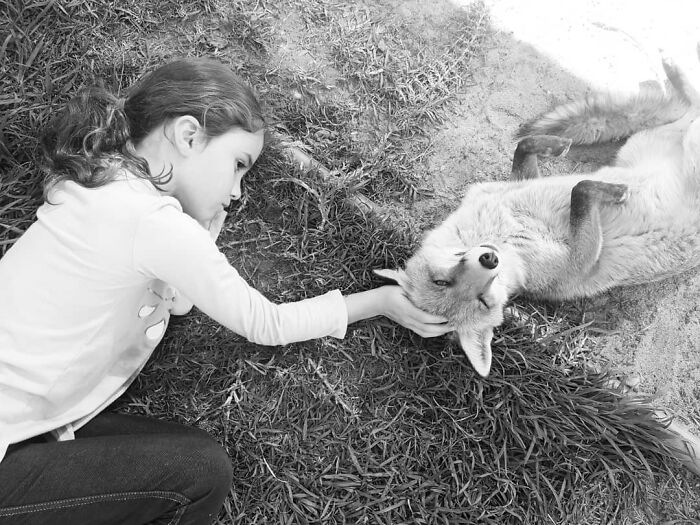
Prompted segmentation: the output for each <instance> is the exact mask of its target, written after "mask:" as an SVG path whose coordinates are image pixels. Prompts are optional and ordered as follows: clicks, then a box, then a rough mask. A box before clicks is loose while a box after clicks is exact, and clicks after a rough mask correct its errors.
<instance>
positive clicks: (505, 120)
mask: <svg viewBox="0 0 700 525" xmlns="http://www.w3.org/2000/svg"><path fill="white" fill-rule="evenodd" d="M416 4H418V5H420V6H421V8H420V10H423V9H424V8H425V5H424V4H423V2H421V1H419V2H416ZM422 4H423V5H422ZM467 4H468V1H467V0H451V3H450V4H446V5H448V6H449V7H447V8H448V9H454V8H463V7H464V6H465V5H467ZM486 4H487V5H488V7H489V10H490V12H491V19H492V24H493V26H494V27H495V29H496V32H495V34H494V36H493V38H492V40H491V42H490V43H489V50H488V52H487V54H486V57H485V59H484V61H483V63H482V64H479V67H478V68H477V72H476V74H475V78H474V82H473V85H471V86H470V87H468V88H467V89H466V91H465V93H464V94H463V95H462V96H461V98H460V102H459V104H458V107H457V109H456V111H455V112H454V115H453V117H452V119H451V120H450V122H449V123H448V124H446V125H445V126H444V127H443V128H442V130H441V131H440V133H439V134H438V135H437V136H436V138H435V140H436V150H435V153H434V155H433V156H432V158H431V159H430V165H429V168H430V169H429V172H430V174H431V180H432V181H433V184H434V186H435V190H436V199H435V201H434V202H433V203H432V204H430V203H429V204H425V203H423V204H418V205H417V206H418V209H417V212H423V211H426V210H425V209H420V207H421V206H428V207H430V206H432V205H434V204H435V203H436V202H440V203H441V204H440V206H442V204H443V203H444V202H455V203H456V200H457V199H458V197H459V195H460V194H461V192H462V190H463V189H464V188H465V187H466V185H467V184H469V183H472V182H477V181H481V180H494V179H503V178H506V177H507V174H508V173H509V171H510V162H511V158H512V152H513V150H514V148H515V143H514V141H513V139H512V134H513V132H514V131H515V130H516V129H517V127H518V125H519V124H520V123H522V122H523V121H525V120H527V119H528V118H531V117H533V116H535V115H536V114H538V113H540V112H542V111H544V110H546V109H548V108H549V107H551V106H552V105H554V104H555V103H557V102H561V101H565V100H570V99H576V98H578V97H580V96H581V95H582V94H584V93H586V92H588V91H590V90H598V89H609V90H615V91H632V90H635V89H636V88H637V86H638V83H639V82H642V81H645V80H649V79H656V80H663V78H664V76H663V70H662V69H661V66H660V57H661V54H660V50H663V52H665V53H666V54H667V55H669V56H671V57H673V58H674V59H675V60H676V61H677V62H678V63H680V64H681V65H683V66H684V67H685V68H686V69H690V70H691V72H692V73H693V74H694V75H695V78H697V79H698V82H699V83H700V73H698V71H699V70H700V68H699V67H698V61H697V59H696V58H695V44H696V42H697V41H698V40H700V2H698V1H697V0H675V1H673V0H672V1H668V0H666V1H664V2H658V1H635V0H616V1H614V2H611V1H610V0H571V1H568V2H560V1H558V2H557V1H554V0H527V1H523V0H486ZM564 10H565V11H564ZM586 167H587V165H586V164H581V163H574V162H573V161H568V162H564V163H563V164H562V163H560V164H559V165H558V167H557V169H569V170H572V169H576V170H578V171H581V170H582V169H586ZM594 167H595V165H594V164H592V165H591V168H594ZM589 169H590V168H589ZM699 292H700V273H699V272H697V271H695V272H691V273H689V274H686V275H683V276H679V277H678V278H676V279H672V280H668V281H665V282H662V283H655V284H650V285H645V286H639V287H635V288H628V289H618V290H615V291H613V292H611V293H609V294H606V295H605V296H602V297H599V298H597V299H595V300H594V301H591V302H590V306H589V307H588V308H589V309H590V314H589V315H590V316H591V318H594V319H595V320H596V322H595V325H594V326H595V327H598V328H601V329H604V330H606V331H607V333H606V334H605V335H600V334H598V335H595V334H592V335H591V347H592V348H593V349H594V351H595V352H596V353H597V355H600V356H603V357H604V358H606V359H608V360H610V361H611V362H612V364H613V366H614V367H615V369H619V370H620V371H621V372H623V373H627V374H633V377H637V378H638V379H639V380H640V385H639V387H640V389H641V390H642V391H644V392H646V393H649V394H652V395H653V396H654V397H655V402H656V403H658V404H659V406H663V407H665V408H667V409H669V410H670V411H671V412H672V413H673V414H675V415H676V416H678V418H679V419H680V420H681V421H684V422H685V423H687V424H688V425H689V426H690V427H691V428H692V429H693V430H694V432H695V433H696V434H698V433H700V337H699V336H700V293H699Z"/></svg>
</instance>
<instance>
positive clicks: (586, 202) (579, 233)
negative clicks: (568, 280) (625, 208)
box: [567, 180, 628, 277]
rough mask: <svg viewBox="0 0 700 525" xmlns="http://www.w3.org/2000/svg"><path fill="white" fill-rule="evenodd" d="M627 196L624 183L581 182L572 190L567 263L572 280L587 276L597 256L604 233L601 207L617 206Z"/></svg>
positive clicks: (598, 255)
mask: <svg viewBox="0 0 700 525" xmlns="http://www.w3.org/2000/svg"><path fill="white" fill-rule="evenodd" d="M627 197H628V188H627V186H626V185H625V184H611V183H609V182H601V181H594V180H582V181H581V182H579V183H578V184H576V186H574V188H573V189H572V190H571V216H570V219H569V264H568V266H567V271H568V272H570V273H571V274H572V277H574V276H576V277H578V276H581V275H582V274H583V275H585V274H587V273H588V272H589V271H590V270H591V268H593V265H594V264H595V263H596V262H597V261H598V257H600V250H601V248H602V246H603V232H602V228H601V224H600V206H605V205H616V204H620V203H622V202H624V201H625V200H626V199H627Z"/></svg>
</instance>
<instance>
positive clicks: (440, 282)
mask: <svg viewBox="0 0 700 525" xmlns="http://www.w3.org/2000/svg"><path fill="white" fill-rule="evenodd" d="M433 284H434V285H436V286H449V285H450V281H443V280H442V279H435V280H434V281H433Z"/></svg>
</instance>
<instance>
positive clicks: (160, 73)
mask: <svg viewBox="0 0 700 525" xmlns="http://www.w3.org/2000/svg"><path fill="white" fill-rule="evenodd" d="M183 115H190V116H193V117H195V118H196V119H197V120H198V121H199V123H200V125H201V126H202V128H203V130H204V133H205V136H206V138H207V139H209V138H213V137H217V136H219V135H223V134H224V133H226V132H228V131H230V130H231V129H234V128H242V129H244V130H245V131H248V132H251V133H254V132H256V131H259V130H261V129H263V128H264V127H265V118H264V116H263V112H262V108H261V106H260V103H259V102H258V100H257V98H256V96H255V93H254V92H253V90H252V88H251V87H250V86H249V85H248V84H247V83H245V82H244V81H243V80H242V79H241V78H240V77H239V76H238V75H236V74H235V73H234V72H233V71H232V70H231V69H230V68H229V67H228V66H226V65H224V64H222V63H221V62H217V61H215V60H211V59H205V58H185V59H180V60H175V61H173V62H170V63H168V64H165V65H163V66H161V67H159V68H157V69H156V70H154V71H153V72H151V73H149V74H147V75H146V76H145V77H144V78H142V79H141V80H140V81H138V82H137V83H136V84H135V85H134V86H133V87H132V88H130V89H129V90H128V91H127V96H126V98H124V99H120V98H118V97H117V96H116V95H114V94H112V93H110V92H109V91H107V90H106V89H104V88H100V87H90V88H83V89H81V90H80V91H78V93H77V94H76V95H75V96H74V97H73V98H72V99H71V100H69V101H68V103H67V104H66V106H65V107H64V108H63V110H62V111H61V112H60V113H59V114H58V115H57V116H56V118H54V119H53V120H52V122H51V123H50V124H49V126H48V128H47V129H46V131H45V132H44V133H43V135H42V137H41V149H42V153H43V168H44V171H45V173H46V177H45V180H44V197H45V198H46V197H47V196H48V194H49V192H50V190H51V189H52V188H53V187H54V186H55V185H56V184H57V183H58V182H61V181H64V180H71V181H74V182H76V183H78V184H80V185H82V186H84V187H87V188H96V187H98V186H102V185H104V184H106V183H108V182H110V181H111V180H113V179H114V177H115V175H116V174H117V173H118V172H119V170H120V169H126V170H128V171H130V172H131V173H133V174H134V175H136V176H138V177H142V178H145V179H148V180H150V181H151V182H152V183H153V184H154V185H156V186H158V185H159V184H163V183H165V182H167V180H168V179H169V177H170V175H171V173H170V172H167V173H160V174H151V173H150V170H149V168H148V164H147V162H146V161H145V160H144V159H143V158H141V157H139V156H138V155H137V154H136V151H135V147H136V146H138V144H139V143H140V142H141V141H142V140H143V139H144V138H145V137H146V136H147V135H148V134H149V133H150V132H151V131H152V130H153V129H155V128H157V127H158V126H160V125H161V124H163V123H165V122H167V121H168V120H170V119H173V118H177V117H180V116H183Z"/></svg>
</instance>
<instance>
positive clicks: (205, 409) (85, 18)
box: [0, 0, 700, 524]
mask: <svg viewBox="0 0 700 525" xmlns="http://www.w3.org/2000/svg"><path fill="white" fill-rule="evenodd" d="M399 7H400V6H399V5H398V4H396V3H391V2H365V3H359V4H358V3H355V2H349V1H343V0H305V1H302V0H282V1H279V2H274V3H273V2H264V1H262V2H261V1H256V2H254V1H252V0H250V1H247V0H246V1H244V0H240V1H235V2H216V1H203V0H198V1H195V2H190V3H188V4H187V5H186V6H184V7H183V5H182V4H181V3H180V2H167V1H156V0H141V1H139V2H136V1H132V0H128V1H124V2H118V3H115V2H111V1H107V0H74V1H71V2H49V1H37V2H34V3H30V4H28V3H26V2H22V1H20V0H9V1H8V2H7V3H6V4H3V7H0V27H2V28H6V29H2V30H0V31H2V32H1V33H0V64H1V66H0V67H2V71H1V72H0V73H1V74H0V84H2V91H1V92H2V93H3V95H0V106H1V107H2V110H3V111H2V113H1V114H2V116H1V117H0V130H2V136H0V173H1V176H2V178H1V179H0V250H1V251H0V255H1V254H3V253H4V252H5V251H6V250H7V249H8V248H9V247H10V246H11V245H12V243H13V242H14V241H15V240H16V239H17V237H18V236H19V235H20V234H21V233H22V232H23V231H24V230H25V229H26V228H27V227H28V225H29V224H30V223H31V221H32V220H33V214H34V211H35V209H36V207H37V206H38V205H39V203H40V196H41V188H40V181H41V175H40V173H39V171H38V168H37V166H36V163H35V159H36V154H37V150H36V138H37V135H38V133H39V131H40V130H41V127H42V126H43V125H44V124H45V123H46V121H47V119H48V118H49V117H50V115H51V113H52V111H53V109H54V108H55V107H56V106H57V105H58V104H60V103H61V102H63V101H65V100H66V99H67V97H69V96H70V95H71V93H73V92H75V90H76V89H77V88H78V87H79V86H80V85H82V84H84V83H92V82H95V81H97V80H100V81H102V82H104V83H106V84H107V85H109V86H111V87H113V88H114V89H116V90H119V89H121V88H123V87H125V86H127V85H129V84H130V83H131V82H132V81H133V79H134V78H136V77H137V76H138V75H139V74H141V73H142V72H143V71H145V70H147V69H149V68H151V67H152V66H154V65H156V64H159V63H161V62H162V61H163V60H166V59H167V58H169V57H170V56H175V55H181V54H196V55H208V56H216V57H219V58H220V59H222V60H224V61H226V62H228V63H230V64H231V66H232V67H233V68H235V69H236V70H237V71H239V72H240V73H241V74H242V75H244V76H246V77H247V78H249V79H250V80H251V82H252V83H253V84H254V85H255V86H256V88H257V89H258V91H259V92H260V94H261V96H262V98H263V99H264V100H265V102H266V104H267V106H268V112H269V114H270V120H271V122H272V127H273V128H274V129H275V130H276V131H278V132H280V133H282V134H284V135H286V136H287V137H289V138H291V139H293V140H297V141H300V142H301V143H303V144H305V145H306V146H307V147H308V148H309V151H310V152H311V153H312V155H313V156H314V157H315V158H316V159H318V160H320V161H322V162H323V164H324V165H325V166H327V167H328V168H329V169H330V171H331V174H334V175H335V176H337V177H338V178H337V179H335V180H327V179H326V178H324V177H322V176H321V175H320V174H319V173H316V172H314V171H310V172H304V171H302V170H301V169H299V168H298V167H296V166H295V165H293V164H292V163H291V162H290V160H289V159H288V158H287V156H286V155H285V151H284V148H283V147H282V146H281V145H280V144H279V143H277V142H273V143H272V144H270V147H269V148H268V150H267V151H266V154H265V156H264V158H263V159H261V161H260V162H259V164H258V165H257V166H256V167H255V168H254V170H253V172H252V173H251V174H250V178H249V180H248V181H247V184H246V187H247V193H246V197H245V199H244V200H243V202H242V204H241V206H240V207H239V209H238V210H236V212H235V213H234V214H232V216H231V217H230V218H229V220H228V222H227V228H226V230H225V232H224V233H223V235H222V238H221V240H220V245H221V247H222V250H224V252H225V253H226V254H227V256H228V257H229V259H230V260H231V262H232V263H233V264H234V265H235V266H236V267H237V268H239V270H240V271H241V273H242V274H243V275H244V276H245V277H246V278H247V279H248V280H249V282H251V283H254V284H255V286H256V287H257V288H258V289H260V290H261V291H262V292H264V293H265V294H266V295H267V296H268V297H271V298H273V299H274V300H275V301H291V300H296V299H299V298H302V297H305V296H311V295H315V294H318V293H321V292H324V291H326V290H328V289H331V288H339V289H341V290H343V291H344V292H352V291H358V290H362V289H366V288H368V287H371V286H376V285H378V284H379V282H378V281H377V280H375V278H374V277H373V276H372V273H371V270H372V269H373V268H380V267H394V266H397V265H400V264H401V263H402V262H403V261H404V260H405V259H406V258H407V257H408V256H409V255H410V253H411V251H412V249H413V247H414V246H415V244H416V242H417V241H418V239H419V236H420V231H421V229H422V227H423V226H424V225H423V224H422V222H421V218H419V217H413V216H411V215H410V214H409V213H408V212H407V211H406V207H405V206H404V203H406V202H409V201H410V200H411V199H413V198H419V197H422V196H424V195H426V194H427V190H426V188H424V187H423V185H424V182H423V181H422V180H421V179H420V178H419V177H417V176H416V173H417V172H418V171H420V169H417V167H420V166H422V162H423V160H424V159H425V158H426V155H427V154H428V153H429V151H430V147H431V142H430V137H431V133H432V132H433V131H434V130H435V127H436V126H437V125H438V124H439V123H440V122H441V121H442V119H443V118H444V116H445V114H446V113H445V112H446V111H449V109H450V107H451V106H450V104H451V103H452V102H453V101H454V99H455V97H456V96H457V95H458V93H459V91H460V90H461V89H464V88H465V86H466V85H467V84H468V83H469V81H470V74H471V67H473V66H472V64H473V63H474V61H475V60H476V59H478V57H479V56H480V53H481V51H482V47H483V45H484V44H483V42H484V39H485V38H486V37H487V35H488V16H487V12H486V9H485V7H484V6H483V5H481V4H478V3H477V4H475V6H474V7H473V8H472V10H471V11H467V12H457V11H455V13H453V16H452V17H451V18H450V21H449V23H446V25H445V26H444V30H443V31H442V32H440V33H437V34H435V33H425V32H422V31H417V29H416V27H415V24H414V23H413V21H412V20H410V19H409V18H408V17H407V15H405V14H403V12H402V11H401V9H400V8H399ZM283 48H285V49H292V50H293V51H296V52H293V53H292V54H291V56H293V57H294V60H290V59H289V56H282V55H281V54H280V49H283ZM300 50H305V52H303V53H302V52H301V51H300ZM309 55H310V56H311V57H312V58H313V60H305V59H304V57H308V56H309ZM357 191H362V192H363V194H365V195H366V196H368V197H370V198H371V199H373V200H374V201H376V202H379V203H381V204H382V205H384V206H385V207H386V208H387V209H389V210H391V211H392V215H391V216H379V217H377V216H374V215H366V214H363V213H361V211H360V210H358V209H357V208H356V207H354V206H353V205H352V199H351V197H352V196H353V194H354V192H357ZM583 306H585V305H581V304H576V305H569V306H554V305H547V304H528V303H522V302H521V303H520V307H521V309H522V310H523V311H524V312H525V313H526V314H527V315H526V316H525V317H526V320H525V321H523V322H521V323H517V322H514V321H508V322H507V323H506V324H504V326H503V327H502V329H501V330H500V331H499V332H498V333H497V337H496V339H495V341H494V353H495V355H494V371H493V373H492V375H491V376H490V377H489V378H488V379H487V380H482V379H480V378H479V377H478V376H476V375H475V374H474V372H473V370H472V369H471V368H470V367H469V365H468V364H466V361H465V359H464V357H463V356H462V355H461V352H460V350H459V349H458V347H457V346H456V344H455V343H454V342H452V341H450V340H447V339H445V338H440V339H437V340H422V339H420V338H419V337H417V336H414V335H413V334H411V333H409V332H407V331H406V330H403V329H401V328H399V327H397V326H396V325H394V324H393V323H390V322H388V321H386V320H384V319H376V320H373V321H370V322H364V323H360V324H358V325H355V326H352V327H351V328H350V329H349V331H348V336H347V337H346V338H345V339H344V340H342V341H338V340H334V339H323V340H318V341H311V342H307V343H300V344H294V345H288V346H286V347H284V348H268V347H261V346H257V345H253V344H251V343H248V342H247V341H245V340H244V339H242V338H240V337H238V336H236V335H235V334H232V333H231V332H229V331H228V330H226V329H224V328H222V327H220V326H218V325H216V324H215V323H214V322H213V321H211V320H209V319H208V318H206V317H205V316H203V315H202V314H200V313H198V312H196V311H195V312H194V313H193V314H191V315H189V316H187V317H185V318H180V319H173V320H172V322H171V326H170V329H169V332H168V334H167V336H166V338H165V340H164V341H163V343H162V344H161V345H160V347H159V348H158V350H157V351H156V353H155V355H154V357H153V358H152V359H151V361H150V362H149V364H148V365H147V367H146V369H145V370H144V372H143V373H142V374H141V376H140V377H139V378H138V379H137V381H136V382H135V383H134V385H133V386H132V387H131V388H130V389H129V391H128V392H127V394H126V395H125V396H123V397H122V398H121V399H120V400H119V401H118V402H117V404H116V405H115V408H116V409H118V410H122V411H129V412H137V413H142V414H147V415H151V416H155V417H161V418H164V419H170V420H177V421H181V422H184V423H187V424H192V425H197V426H199V427H201V428H204V429H205V430H207V431H209V432H210V433H211V434H212V435H214V436H215V437H216V438H217V439H218V440H220V442H221V443H223V444H224V446H225V447H226V448H227V450H228V451H229V453H230V455H231V457H232V460H233V464H234V468H235V472H236V482H235V484H234V486H233V487H232V491H231V494H230V497H229V498H228V499H227V501H226V504H225V507H224V509H222V512H221V514H220V516H219V523H222V524H223V523H226V524H229V523H246V524H255V523H260V524H262V523H303V524H310V523H371V524H400V523H418V524H420V523H425V524H433V523H434V524H442V523H454V524H456V523H494V524H495V523H499V524H500V523H557V524H559V523H561V524H564V523H567V524H584V523H585V524H592V523H600V524H603V523H606V524H607V523H661V522H665V523H691V522H693V520H694V519H696V518H697V516H698V515H700V508H699V507H698V504H697V499H698V498H697V496H696V492H697V484H695V485H694V483H696V482H695V481H694V480H693V479H691V478H690V477H689V476H688V475H687V474H685V473H684V472H683V471H681V470H680V469H678V468H677V466H676V465H675V463H674V462H673V461H672V460H669V458H670V456H671V455H670V453H669V451H667V450H665V449H664V448H663V447H659V444H658V437H659V435H660V434H662V433H663V429H662V428H661V427H660V426H659V425H658V424H656V423H654V422H653V421H652V420H651V419H650V417H649V414H650V410H651V408H650V406H649V405H648V403H646V402H645V400H643V399H633V398H629V397H625V396H623V395H622V394H621V393H620V392H619V391H616V390H612V389H610V388H608V386H607V381H608V377H607V376H606V375H605V374H596V373H593V372H591V371H589V370H588V368H587V367H586V362H587V357H586V356H587V352H588V348H587V339H586V330H585V327H586V323H585V318H584V311H583Z"/></svg>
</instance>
